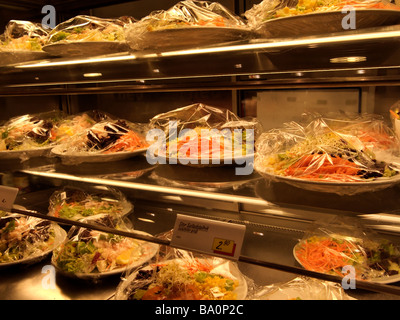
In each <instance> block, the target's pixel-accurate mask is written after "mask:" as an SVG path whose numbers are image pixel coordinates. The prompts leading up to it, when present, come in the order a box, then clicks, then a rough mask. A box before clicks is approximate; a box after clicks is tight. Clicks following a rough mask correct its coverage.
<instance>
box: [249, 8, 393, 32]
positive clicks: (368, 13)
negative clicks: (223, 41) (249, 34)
mask: <svg viewBox="0 0 400 320" xmlns="http://www.w3.org/2000/svg"><path fill="white" fill-rule="evenodd" d="M399 9H400V7H399V6H397V5H394V4H391V3H389V2H386V1H377V0H358V1H346V0H322V1H315V0H264V1H262V2H261V3H260V4H257V5H255V6H253V8H251V9H250V10H248V11H247V12H246V13H245V16H246V18H247V19H248V24H249V26H251V28H252V30H254V32H256V33H257V34H260V35H262V36H263V37H264V38H268V39H273V38H297V37H306V36H315V35H322V34H330V33H338V32H340V33H342V32H352V31H353V32H354V29H357V30H360V29H366V28H377V27H384V26H392V25H397V24H398V23H399V22H400V11H399Z"/></svg>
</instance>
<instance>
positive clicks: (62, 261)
mask: <svg viewBox="0 0 400 320" xmlns="http://www.w3.org/2000/svg"><path fill="white" fill-rule="evenodd" d="M81 221H82V222H86V223H88V224H91V225H94V226H96V225H97V226H104V227H108V228H113V229H116V230H122V231H130V232H137V233H141V232H140V231H136V230H135V231H134V230H133V226H132V225H131V223H130V221H128V220H126V219H121V218H117V217H115V216H114V217H113V216H110V215H106V214H105V215H97V216H93V217H89V218H86V219H83V220H81ZM141 234H144V233H141ZM157 251H158V245H156V244H152V243H147V242H144V241H142V240H136V239H133V238H130V237H129V238H128V237H124V236H120V235H116V234H111V233H105V232H100V231H97V230H93V229H90V228H81V227H77V226H73V227H71V229H70V230H69V232H68V239H67V240H66V241H65V242H64V243H63V244H62V245H61V246H59V247H58V248H57V249H56V250H54V252H53V256H52V264H53V265H54V266H55V267H56V269H57V271H58V272H60V273H62V274H64V275H67V276H71V277H77V278H82V279H91V280H96V279H99V278H101V277H105V276H110V275H115V274H120V273H122V272H124V271H126V270H127V269H129V268H135V267H138V266H140V265H142V264H144V263H145V262H146V261H148V260H150V259H151V258H152V257H153V256H154V255H156V253H157Z"/></svg>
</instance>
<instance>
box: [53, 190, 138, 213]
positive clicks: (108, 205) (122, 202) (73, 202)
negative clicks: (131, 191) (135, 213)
mask: <svg viewBox="0 0 400 320" xmlns="http://www.w3.org/2000/svg"><path fill="white" fill-rule="evenodd" d="M132 210H133V204H132V203H131V202H130V201H128V200H127V199H126V197H125V196H124V195H123V194H122V193H120V192H119V191H117V190H115V189H112V188H107V189H106V190H105V191H98V190H97V191H95V190H88V191H85V190H83V189H79V188H76V187H64V188H63V189H60V190H57V191H55V192H53V194H52V195H51V196H50V199H49V213H48V214H49V215H50V216H54V217H60V218H63V219H70V220H80V219H86V218H88V217H94V216H96V215H97V216H99V215H110V216H116V217H125V216H127V215H128V214H129V213H131V212H132Z"/></svg>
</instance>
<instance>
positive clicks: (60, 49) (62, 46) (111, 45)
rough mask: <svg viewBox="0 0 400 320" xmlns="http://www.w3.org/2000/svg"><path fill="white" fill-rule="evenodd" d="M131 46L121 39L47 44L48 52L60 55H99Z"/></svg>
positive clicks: (45, 47) (45, 48)
mask: <svg viewBox="0 0 400 320" xmlns="http://www.w3.org/2000/svg"><path fill="white" fill-rule="evenodd" d="M128 49H129V46H128V45H127V44H126V43H125V42H121V41H76V42H65V43H64V42H63V43H52V44H47V45H45V46H44V47H43V51H45V52H46V54H50V55H52V56H60V57H71V56H99V55H106V54H112V53H118V52H126V51H128Z"/></svg>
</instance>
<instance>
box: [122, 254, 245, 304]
mask: <svg viewBox="0 0 400 320" xmlns="http://www.w3.org/2000/svg"><path fill="white" fill-rule="evenodd" d="M246 295H247V282H246V278H245V277H244V276H243V275H242V274H241V272H240V270H239V269H238V266H237V264H236V263H235V262H232V261H229V260H225V259H221V258H216V257H211V256H207V255H201V254H194V253H192V252H188V251H185V250H179V249H171V250H168V251H167V252H166V254H163V255H159V257H158V260H157V261H156V262H154V263H151V264H150V265H148V266H145V267H143V268H137V269H132V270H131V271H130V272H129V273H126V274H125V276H124V277H123V278H122V281H121V283H120V284H119V286H118V288H117V290H116V294H115V299H116V300H243V299H245V298H246Z"/></svg>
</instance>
